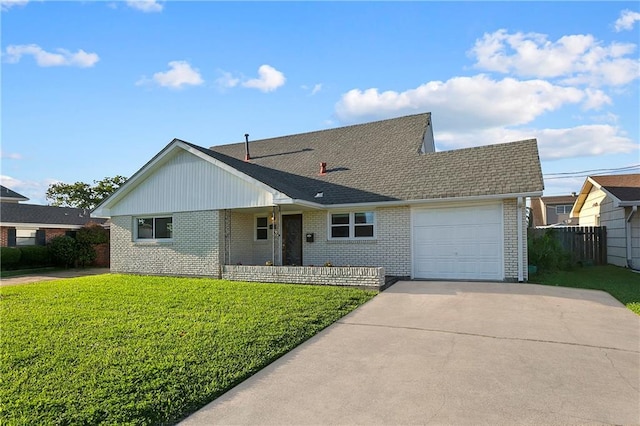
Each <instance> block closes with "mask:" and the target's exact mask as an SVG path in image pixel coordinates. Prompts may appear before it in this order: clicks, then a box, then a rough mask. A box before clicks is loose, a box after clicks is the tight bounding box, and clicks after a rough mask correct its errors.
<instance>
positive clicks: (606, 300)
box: [183, 282, 640, 425]
mask: <svg viewBox="0 0 640 426" xmlns="http://www.w3.org/2000/svg"><path fill="white" fill-rule="evenodd" d="M639 387H640V317H639V316H637V315H635V314H634V313H633V312H631V311H629V310H628V309H626V308H625V307H624V306H623V305H622V304H620V303H619V302H618V301H616V300H615V299H614V298H613V297H611V296H609V295H608V294H606V293H604V292H600V291H594V290H576V289H568V288H559V287H547V286H540V285H534V284H502V283H446V282H400V283H397V284H396V285H394V286H392V287H391V288H389V289H388V290H387V291H385V292H384V293H382V294H380V295H378V296H377V297H375V298H374V299H373V300H372V301H370V302H369V303H367V304H366V305H364V306H362V307H361V308H359V309H358V310H356V311H355V312H353V313H351V314H350V315H348V316H346V317H345V318H343V319H342V320H340V321H338V322H337V323H336V324H334V325H332V326H331V327H329V328H327V329H326V330H324V331H323V332H322V333H320V334H318V335H316V336H315V337H314V338H312V339H310V340H309V341H307V342H306V343H304V344H302V345H301V346H299V347H298V348H296V349H295V350H293V351H292V352H290V353H288V354H287V355H285V356H283V357H282V358H280V359H279V360H277V361H276V362H274V363H273V364H271V365H269V366H268V367H266V368H265V369H263V370H262V371H260V372H259V373H257V374H255V375H254V376H252V377H251V378H249V379H248V380H246V381H244V382H243V383H241V384H240V385H238V386H236V387H235V388H234V389H232V390H230V391H229V392H227V393H226V394H224V395H222V396H221V397H220V398H218V399H216V400H215V401H213V402H212V403H210V404H209V405H207V406H206V407H204V408H203V409H202V410H200V411H198V412H196V413H195V414H193V415H192V416H191V417H189V418H187V419H186V420H185V421H184V422H183V424H184V425H212V424H225V425H230V424H272V425H275V424H277V425H285V424H289V425H294V424H295V425H302V424H316V425H317V424H367V425H368V424H394V425H397V424H404V425H407V424H474V425H476V424H497V425H500V424H546V425H549V424H586V423H589V424H625V425H630V424H640V394H639Z"/></svg>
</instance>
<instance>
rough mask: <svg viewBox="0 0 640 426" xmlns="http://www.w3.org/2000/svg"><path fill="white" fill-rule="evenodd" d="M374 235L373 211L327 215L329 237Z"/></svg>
mask: <svg viewBox="0 0 640 426" xmlns="http://www.w3.org/2000/svg"><path fill="white" fill-rule="evenodd" d="M374 237H375V213H374V212H349V213H331V214H330V215H329V239H360V238H374Z"/></svg>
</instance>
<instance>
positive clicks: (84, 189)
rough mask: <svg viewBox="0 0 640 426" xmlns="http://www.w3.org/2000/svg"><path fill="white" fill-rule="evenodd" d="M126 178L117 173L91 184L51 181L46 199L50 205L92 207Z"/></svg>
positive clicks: (118, 186)
mask: <svg viewBox="0 0 640 426" xmlns="http://www.w3.org/2000/svg"><path fill="white" fill-rule="evenodd" d="M126 180H127V178H125V177H124V176H120V175H118V176H114V177H106V178H104V179H102V180H94V181H93V185H90V184H88V183H86V182H76V183H64V182H59V183H53V184H51V185H49V188H48V189H47V200H49V201H50V204H51V205H52V206H57V207H78V208H82V209H92V208H94V207H95V206H97V205H98V204H100V203H101V202H102V200H104V199H105V198H107V197H108V196H109V195H111V194H113V193H114V192H115V191H116V190H117V189H118V188H120V185H122V184H123V183H125V181H126Z"/></svg>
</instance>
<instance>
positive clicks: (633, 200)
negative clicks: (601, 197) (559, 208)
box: [571, 173, 640, 217]
mask: <svg viewBox="0 0 640 426" xmlns="http://www.w3.org/2000/svg"><path fill="white" fill-rule="evenodd" d="M594 186H595V187H596V188H598V189H601V190H602V191H604V192H605V193H606V194H607V196H609V197H611V198H612V199H613V200H614V203H615V207H620V206H638V205H640V173H632V174H624V175H601V176H589V177H587V178H586V179H585V182H584V184H583V185H582V188H581V189H580V193H579V194H578V199H577V201H576V203H575V204H574V206H573V209H572V210H571V217H577V216H578V215H579V214H580V211H581V210H582V206H583V205H584V202H585V200H586V199H587V196H588V195H589V193H590V192H591V189H592V188H593V187H594Z"/></svg>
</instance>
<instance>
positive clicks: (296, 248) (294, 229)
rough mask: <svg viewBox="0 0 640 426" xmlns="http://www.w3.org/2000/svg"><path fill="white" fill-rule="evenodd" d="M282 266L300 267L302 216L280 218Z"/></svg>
mask: <svg viewBox="0 0 640 426" xmlns="http://www.w3.org/2000/svg"><path fill="white" fill-rule="evenodd" d="M282 264H283V265H302V215H301V214H288V215H283V216H282Z"/></svg>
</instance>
